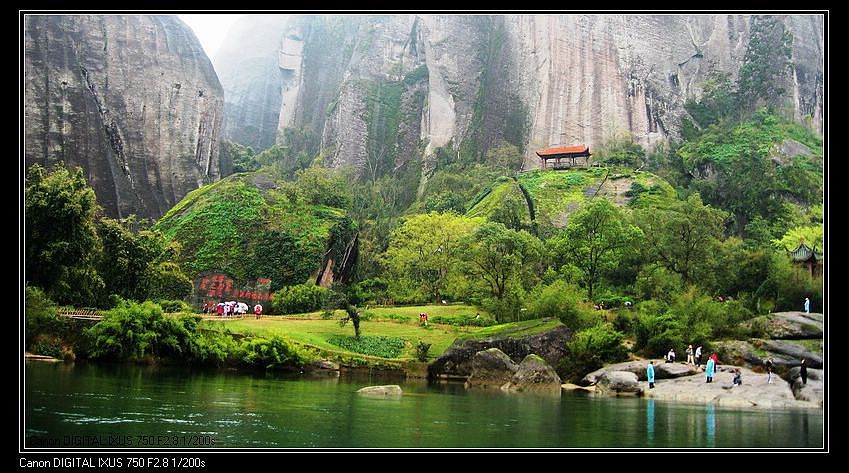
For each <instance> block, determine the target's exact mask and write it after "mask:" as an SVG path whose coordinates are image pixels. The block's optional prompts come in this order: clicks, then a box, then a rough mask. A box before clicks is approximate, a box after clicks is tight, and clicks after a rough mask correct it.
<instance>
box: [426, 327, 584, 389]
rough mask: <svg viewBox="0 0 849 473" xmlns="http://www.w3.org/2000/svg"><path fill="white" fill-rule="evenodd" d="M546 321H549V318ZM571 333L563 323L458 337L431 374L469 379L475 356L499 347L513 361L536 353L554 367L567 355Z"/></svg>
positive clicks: (436, 363) (429, 368)
mask: <svg viewBox="0 0 849 473" xmlns="http://www.w3.org/2000/svg"><path fill="white" fill-rule="evenodd" d="M542 322H543V323H549V322H550V321H549V320H547V319H543V320H542ZM571 338H572V332H571V331H570V330H569V329H568V328H567V327H566V326H565V325H563V324H557V325H555V326H554V327H553V328H552V329H550V330H546V331H544V332H541V333H536V334H533V335H526V336H518V337H516V336H501V337H492V338H486V339H483V340H457V341H455V342H454V343H453V344H452V345H451V346H450V347H448V349H447V350H445V352H443V353H442V355H440V356H439V358H437V359H436V360H434V361H433V363H431V364H430V366H428V377H430V378H436V377H446V378H461V379H462V378H467V377H468V376H469V375H471V373H472V358H473V357H474V356H475V354H476V353H478V352H480V351H483V350H486V349H488V348H497V349H499V350H501V351H502V352H504V353H505V354H507V356H509V357H510V359H512V360H513V361H514V362H517V363H518V362H520V361H521V360H523V359H524V358H525V357H526V356H528V355H530V354H531V353H534V354H536V355H539V356H540V357H541V358H542V359H543V360H545V361H546V363H548V364H549V365H551V366H557V364H558V363H559V362H560V360H562V359H563V357H565V356H566V342H568V341H569V340H571Z"/></svg>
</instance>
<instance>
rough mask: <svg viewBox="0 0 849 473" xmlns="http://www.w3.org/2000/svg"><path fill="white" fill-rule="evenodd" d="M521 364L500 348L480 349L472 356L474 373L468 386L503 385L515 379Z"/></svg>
mask: <svg viewBox="0 0 849 473" xmlns="http://www.w3.org/2000/svg"><path fill="white" fill-rule="evenodd" d="M518 369H519V365H517V364H516V363H514V362H513V360H511V359H510V357H509V356H507V355H506V354H504V352H502V351H501V350H499V349H498V348H490V349H488V350H484V351H480V352H478V353H476V354H475V356H474V357H473V358H472V374H471V375H470V376H469V379H467V380H466V387H467V388H487V387H491V386H496V387H501V386H503V385H505V384H507V383H509V382H510V380H511V379H513V375H514V374H516V371H518Z"/></svg>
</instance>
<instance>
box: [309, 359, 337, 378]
mask: <svg viewBox="0 0 849 473" xmlns="http://www.w3.org/2000/svg"><path fill="white" fill-rule="evenodd" d="M303 372H304V374H306V375H307V376H312V377H337V376H339V363H335V362H332V361H328V360H315V361H311V362H309V363H307V364H306V365H304V370H303Z"/></svg>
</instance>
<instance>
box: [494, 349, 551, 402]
mask: <svg viewBox="0 0 849 473" xmlns="http://www.w3.org/2000/svg"><path fill="white" fill-rule="evenodd" d="M506 388H507V391H534V392H551V393H556V394H560V376H557V372H556V371H554V368H552V367H551V366H550V365H549V364H548V363H546V362H545V360H543V359H542V358H540V357H539V356H537V355H533V354H532V355H528V356H526V357H525V359H524V360H522V362H521V363H520V364H519V368H518V369H517V370H516V373H515V374H514V375H513V378H512V379H511V380H510V383H509V384H508V385H507V386H506Z"/></svg>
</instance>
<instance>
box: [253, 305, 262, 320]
mask: <svg viewBox="0 0 849 473" xmlns="http://www.w3.org/2000/svg"><path fill="white" fill-rule="evenodd" d="M254 314H256V318H260V317H261V316H262V306H261V305H259V304H257V305H255V306H254Z"/></svg>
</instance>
